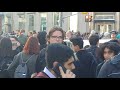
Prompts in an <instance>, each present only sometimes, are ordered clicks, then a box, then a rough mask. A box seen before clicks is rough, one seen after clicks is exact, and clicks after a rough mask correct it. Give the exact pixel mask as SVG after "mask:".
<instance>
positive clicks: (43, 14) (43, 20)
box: [40, 13, 47, 31]
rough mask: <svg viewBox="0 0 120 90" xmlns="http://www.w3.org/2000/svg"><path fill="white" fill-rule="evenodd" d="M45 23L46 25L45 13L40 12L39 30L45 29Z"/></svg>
mask: <svg viewBox="0 0 120 90" xmlns="http://www.w3.org/2000/svg"><path fill="white" fill-rule="evenodd" d="M46 25H47V13H41V25H40V30H41V31H46Z"/></svg>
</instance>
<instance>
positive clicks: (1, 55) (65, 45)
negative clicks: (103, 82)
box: [0, 27, 120, 78]
mask: <svg viewBox="0 0 120 90" xmlns="http://www.w3.org/2000/svg"><path fill="white" fill-rule="evenodd" d="M85 39H87V40H88V41H89V43H90V45H86V46H85V47H84V40H85ZM100 39H110V41H108V42H105V43H102V44H99V40H100ZM119 39H120V34H119V33H118V32H117V31H115V30H113V31H111V32H104V33H102V34H99V33H97V32H96V31H95V30H92V31H91V32H90V33H84V34H81V33H80V32H79V31H78V32H72V31H67V32H65V31H64V30H63V29H62V28H61V27H53V28H51V29H50V30H48V32H46V31H40V32H36V31H30V32H28V33H27V34H26V33H25V30H16V31H13V32H11V33H8V34H3V33H2V32H0V78H16V74H15V73H16V69H17V67H18V66H19V64H20V63H21V62H27V63H26V65H27V67H28V71H29V72H28V73H27V76H26V78H116V77H117V78H118V77H119V78H120V73H119V71H120V64H119V62H120V54H119V52H120V40H119ZM18 78H20V77H18Z"/></svg>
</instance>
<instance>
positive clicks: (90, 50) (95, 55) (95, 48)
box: [86, 45, 102, 64]
mask: <svg viewBox="0 0 120 90" xmlns="http://www.w3.org/2000/svg"><path fill="white" fill-rule="evenodd" d="M98 49H99V47H97V46H96V45H91V46H90V47H89V48H87V49H86V50H87V51H88V52H91V53H92V54H93V55H94V57H95V60H96V62H97V64H99V63H101V62H102V60H101V59H100V58H99V57H98V55H97V54H98Z"/></svg>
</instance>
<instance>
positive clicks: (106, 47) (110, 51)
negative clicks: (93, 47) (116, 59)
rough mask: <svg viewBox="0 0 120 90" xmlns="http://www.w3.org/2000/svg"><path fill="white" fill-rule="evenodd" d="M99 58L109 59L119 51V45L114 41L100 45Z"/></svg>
mask: <svg viewBox="0 0 120 90" xmlns="http://www.w3.org/2000/svg"><path fill="white" fill-rule="evenodd" d="M100 49H101V54H100V55H101V58H102V59H103V60H110V58H111V57H113V56H115V55H117V54H118V53H119V52H120V45H119V44H118V43H116V42H106V43H104V44H102V45H101V46H100Z"/></svg>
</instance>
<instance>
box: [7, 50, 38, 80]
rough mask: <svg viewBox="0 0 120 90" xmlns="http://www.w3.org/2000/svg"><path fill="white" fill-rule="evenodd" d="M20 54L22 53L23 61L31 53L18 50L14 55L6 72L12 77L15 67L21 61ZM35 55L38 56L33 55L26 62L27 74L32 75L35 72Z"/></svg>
mask: <svg viewBox="0 0 120 90" xmlns="http://www.w3.org/2000/svg"><path fill="white" fill-rule="evenodd" d="M21 54H22V55H23V61H24V62H25V61H27V60H28V58H29V57H30V56H31V55H27V54H25V53H23V52H20V53H18V54H17V55H15V57H14V59H13V62H12V64H11V65H10V66H9V67H8V72H9V74H10V76H11V77H12V78H13V77H14V72H15V69H16V68H17V66H18V65H19V64H20V63H21V60H22V59H21ZM37 57H38V55H33V56H32V57H31V58H30V59H29V61H28V62H27V66H28V69H29V75H32V74H33V73H34V72H35V63H36V60H37Z"/></svg>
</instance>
